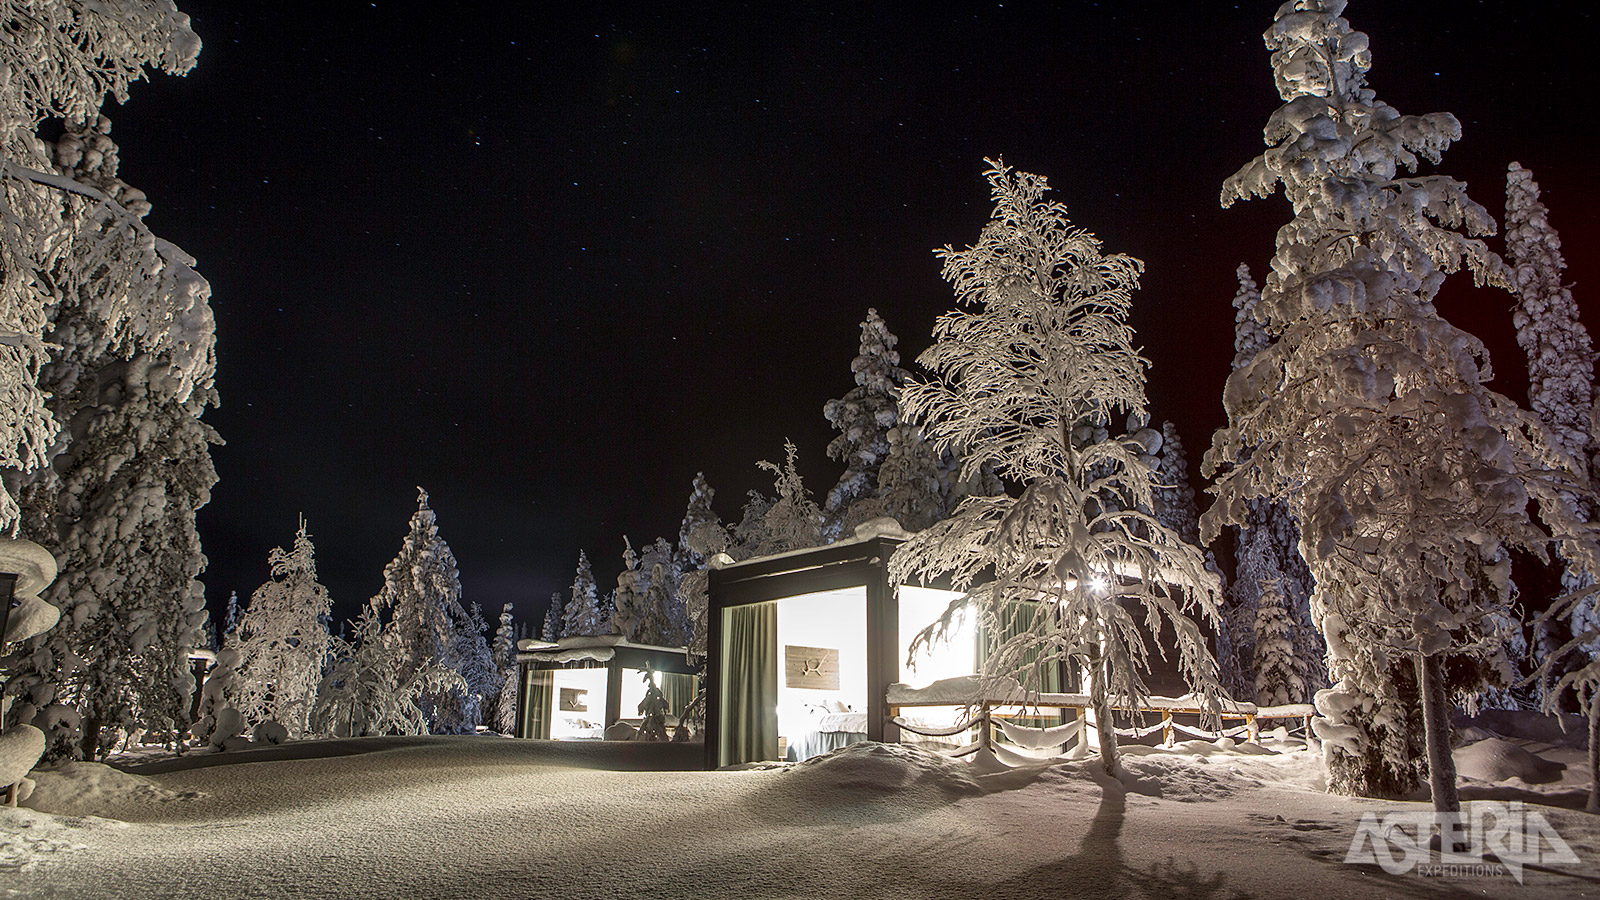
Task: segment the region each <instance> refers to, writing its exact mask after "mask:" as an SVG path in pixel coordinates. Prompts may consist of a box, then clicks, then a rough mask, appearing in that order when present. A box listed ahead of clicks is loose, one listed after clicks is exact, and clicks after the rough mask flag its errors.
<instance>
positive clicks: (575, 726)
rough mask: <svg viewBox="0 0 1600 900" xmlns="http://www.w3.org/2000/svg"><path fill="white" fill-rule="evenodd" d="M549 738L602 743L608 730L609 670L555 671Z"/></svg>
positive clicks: (601, 668) (600, 668)
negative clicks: (607, 687) (607, 697)
mask: <svg viewBox="0 0 1600 900" xmlns="http://www.w3.org/2000/svg"><path fill="white" fill-rule="evenodd" d="M552 671H553V673H554V675H553V678H552V681H553V684H552V688H553V690H552V691H551V698H550V702H551V705H552V707H553V708H552V710H551V717H550V737H552V738H554V739H555V740H558V741H572V740H600V739H601V738H604V737H605V731H606V724H607V723H606V721H605V718H606V669H605V668H604V667H597V668H587V669H554V670H552Z"/></svg>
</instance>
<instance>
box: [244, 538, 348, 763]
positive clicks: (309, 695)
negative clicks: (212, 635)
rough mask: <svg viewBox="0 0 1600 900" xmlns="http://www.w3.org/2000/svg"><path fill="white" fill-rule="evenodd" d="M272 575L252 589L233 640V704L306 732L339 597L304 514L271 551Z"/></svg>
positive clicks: (256, 717) (295, 732)
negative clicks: (288, 540) (325, 578)
mask: <svg viewBox="0 0 1600 900" xmlns="http://www.w3.org/2000/svg"><path fill="white" fill-rule="evenodd" d="M267 562H268V563H269V564H270V566H271V569H272V577H271V578H270V579H268V581H267V583H266V584H263V585H262V586H261V587H259V588H257V589H256V592H255V593H254V594H252V595H251V596H250V605H249V606H247V607H246V608H245V611H244V616H243V617H242V618H241V619H240V620H239V630H238V631H237V632H236V634H235V635H234V639H233V641H232V642H231V644H230V647H231V648H232V649H233V650H235V651H237V652H238V654H239V663H238V666H237V669H238V672H239V679H240V680H239V686H238V692H237V693H236V694H235V695H234V696H233V697H231V698H230V699H231V701H232V703H233V706H234V707H235V708H236V709H238V710H239V712H240V714H242V715H243V716H244V718H245V721H247V722H250V723H260V722H264V721H269V720H270V721H275V722H277V723H279V724H280V725H282V726H283V727H284V728H285V729H287V730H288V732H289V736H290V737H292V738H299V737H304V736H305V735H306V733H307V730H308V728H309V726H310V721H311V711H312V708H313V707H314V706H315V705H316V698H317V687H318V685H319V684H320V683H321V681H322V670H323V667H324V666H325V665H326V664H327V662H328V654H329V651H330V646H331V641H332V638H331V636H330V635H329V633H328V618H329V615H330V613H331V612H332V610H333V598H332V597H330V596H329V595H328V589H327V588H325V587H323V586H322V584H321V583H319V582H318V581H317V562H316V548H315V547H313V546H312V545H311V535H310V534H308V533H307V532H306V523H305V519H301V520H300V530H299V531H298V532H296V533H295V536H294V545H293V547H292V549H290V550H284V549H283V548H281V547H274V548H273V550H272V552H271V553H270V554H268V556H267Z"/></svg>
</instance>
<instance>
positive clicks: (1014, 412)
mask: <svg viewBox="0 0 1600 900" xmlns="http://www.w3.org/2000/svg"><path fill="white" fill-rule="evenodd" d="M986 175H987V178H988V180H989V184H990V188H991V194H992V197H993V199H994V202H995V207H994V215H993V218H992V220H991V221H990V222H989V224H988V225H987V226H985V228H984V229H983V233H982V236H981V237H980V239H979V241H978V243H977V244H976V245H974V246H972V247H969V248H967V249H965V250H960V251H957V250H954V249H952V248H950V247H948V246H947V247H945V248H944V249H943V250H942V251H938V253H939V256H940V257H941V258H942V259H943V260H944V277H945V279H946V280H948V281H950V282H951V283H952V284H953V285H954V287H955V293H956V300H957V302H958V304H959V305H960V306H961V307H964V308H963V309H957V310H956V311H953V312H949V313H946V314H945V315H943V316H941V317H940V318H939V321H938V324H937V326H936V327H935V331H934V337H935V343H934V345H933V346H932V347H931V348H929V349H928V351H927V352H926V353H924V354H923V355H922V356H921V357H920V358H919V359H918V362H919V363H920V364H921V365H923V366H924V367H926V368H927V369H929V370H930V371H931V372H932V373H933V377H932V378H931V379H930V380H929V381H926V382H921V381H916V380H913V381H911V382H909V383H908V384H907V385H906V387H905V389H904V391H903V392H902V395H901V401H900V402H901V406H902V409H903V410H904V412H905V414H906V416H907V418H908V419H910V420H912V421H918V422H922V423H924V427H926V428H927V429H928V432H929V434H930V435H931V436H932V437H933V438H934V440H935V441H936V442H937V443H938V444H939V446H941V447H945V448H948V449H951V450H954V451H957V452H958V453H959V455H962V456H964V458H965V466H966V469H965V472H966V474H968V475H970V474H972V472H974V471H975V470H976V469H977V468H978V467H979V466H981V465H983V464H984V463H989V464H990V465H992V466H993V467H994V470H995V472H996V473H997V474H998V475H999V476H1000V477H1002V478H1007V479H1010V480H1012V481H1015V482H1017V483H1019V484H1021V485H1022V486H1023V491H1022V495H1021V496H1020V497H1016V498H1013V497H1009V496H1004V495H1002V496H996V497H980V498H972V499H969V500H967V501H966V502H965V503H963V504H962V505H961V507H960V508H959V509H958V510H957V511H956V513H955V515H954V516H952V517H951V518H949V519H947V520H945V521H943V522H940V523H938V524H936V525H933V526H932V527H930V528H927V529H925V530H923V531H921V532H919V533H917V534H916V535H915V536H914V537H913V538H912V539H911V540H910V541H908V542H906V543H905V544H904V545H902V546H901V547H900V549H899V550H897V551H896V552H895V554H894V556H893V557H892V558H891V560H890V569H891V572H892V577H893V578H895V579H896V581H897V583H915V582H916V581H918V580H922V579H927V578H932V577H937V576H941V575H948V576H949V577H950V579H951V581H952V582H953V584H954V585H955V587H956V589H957V590H960V591H962V592H963V595H962V596H961V597H959V598H957V599H956V600H955V601H954V602H953V603H952V604H951V606H950V609H949V611H948V612H947V613H946V615H945V616H944V618H943V620H942V621H941V622H940V623H938V624H936V625H934V626H932V627H930V628H929V629H927V630H925V631H924V632H922V633H921V634H920V635H918V637H917V639H916V643H917V644H921V643H924V642H928V641H931V640H937V639H940V638H941V637H942V636H943V635H945V634H946V633H948V629H949V627H950V625H951V623H952V622H953V621H954V620H955V619H956V617H957V616H959V615H961V614H962V612H963V611H964V610H966V609H969V608H970V609H973V610H974V611H975V612H976V613H977V614H978V616H979V618H980V622H981V623H982V624H983V625H984V626H987V627H989V628H990V630H991V631H993V632H994V633H1005V632H1007V631H1009V630H1010V629H1008V628H1006V627H1005V626H1007V625H1010V624H1011V621H1010V619H1011V617H1013V616H1016V615H1018V613H1017V611H1018V610H1023V612H1022V613H1021V615H1022V617H1023V619H1024V622H1025V624H1026V626H1027V628H1026V630H1025V631H1023V633H1021V634H1019V635H1017V636H1016V637H1013V638H1011V639H1009V640H1007V641H1005V642H1004V643H1003V644H1002V645H1001V646H1000V647H999V648H998V649H997V650H996V651H995V652H994V653H993V654H992V655H991V656H990V657H989V658H988V660H987V661H986V662H985V674H987V675H990V676H1013V677H1017V678H1019V679H1020V680H1022V681H1023V682H1024V684H1032V685H1035V686H1036V685H1037V672H1038V671H1039V663H1040V662H1043V663H1045V664H1049V663H1051V662H1055V661H1059V662H1061V663H1064V664H1067V665H1070V666H1072V667H1073V668H1074V669H1075V670H1077V671H1082V672H1084V673H1086V674H1087V675H1088V689H1089V694H1090V697H1091V703H1092V705H1093V707H1094V711H1095V716H1096V722H1097V723H1099V728H1098V735H1099V740H1100V750H1101V758H1102V761H1103V765H1104V766H1105V768H1106V770H1107V771H1108V772H1115V771H1116V770H1117V751H1116V734H1115V731H1114V730H1113V728H1112V718H1111V708H1112V706H1113V705H1123V704H1134V703H1137V702H1138V701H1139V700H1141V699H1143V698H1144V697H1145V695H1146V694H1147V690H1146V687H1145V683H1144V680H1143V676H1142V675H1141V672H1142V671H1143V670H1144V669H1145V668H1146V666H1145V663H1146V658H1147V654H1148V647H1147V645H1146V642H1145V637H1144V635H1143V633H1142V631H1141V626H1140V620H1141V619H1142V620H1144V621H1145V622H1147V623H1149V624H1150V625H1157V624H1160V625H1163V626H1164V627H1167V628H1170V629H1172V631H1173V632H1174V633H1175V634H1176V637H1177V642H1176V653H1177V655H1178V661H1179V664H1180V666H1181V668H1182V670H1183V672H1184V674H1185V676H1186V677H1187V678H1188V679H1189V681H1190V683H1191V685H1192V686H1193V688H1194V690H1195V691H1196V692H1197V693H1201V694H1204V695H1206V696H1211V697H1215V696H1216V695H1217V694H1218V693H1219V691H1220V685H1219V684H1218V682H1217V673H1216V663H1215V661H1214V660H1213V659H1212V658H1211V655H1210V652H1209V651H1208V649H1207V648H1206V642H1205V637H1204V634H1203V633H1202V632H1201V630H1200V628H1199V626H1198V625H1197V624H1196V622H1195V621H1194V619H1192V618H1191V617H1190V615H1189V613H1190V612H1197V613H1198V614H1200V615H1203V616H1205V617H1206V618H1208V619H1211V620H1213V621H1214V620H1215V616H1216V611H1217V602H1218V593H1219V588H1220V585H1219V583H1218V580H1217V577H1216V576H1215V575H1214V574H1213V573H1211V572H1209V571H1207V570H1206V568H1205V558H1204V556H1203V555H1202V554H1201V552H1200V551H1199V549H1198V548H1196V547H1194V546H1193V545H1191V544H1187V543H1185V542H1183V540H1182V539H1180V538H1179V537H1178V536H1177V535H1176V534H1175V533H1173V531H1172V530H1171V529H1170V528H1167V527H1166V526H1164V525H1162V524H1161V523H1160V522H1158V521H1156V519H1155V518H1154V517H1153V516H1151V515H1150V514H1149V513H1147V512H1143V511H1142V510H1148V509H1150V508H1151V506H1152V505H1153V499H1152V496H1151V487H1152V484H1153V482H1154V479H1153V477H1152V474H1151V471H1150V468H1149V465H1148V463H1147V462H1145V461H1144V459H1145V457H1144V454H1143V452H1142V450H1143V448H1139V447H1135V446H1133V442H1131V441H1129V440H1126V439H1122V438H1107V439H1104V440H1094V438H1093V433H1092V429H1091V430H1090V432H1089V437H1088V439H1087V440H1081V439H1075V437H1074V431H1075V429H1077V428H1078V427H1079V426H1080V425H1081V424H1082V423H1084V422H1086V421H1097V420H1098V421H1102V422H1103V421H1109V419H1110V416H1111V414H1112V413H1113V411H1118V410H1120V411H1121V412H1122V413H1125V414H1133V415H1135V416H1142V415H1143V414H1144V411H1145V393H1144V368H1145V366H1146V365H1147V363H1146V361H1145V360H1144V359H1142V358H1140V356H1139V355H1138V353H1137V352H1136V351H1135V350H1134V349H1133V344H1132V340H1133V332H1132V329H1131V328H1130V327H1129V326H1128V323H1127V316H1128V310H1129V307H1130V306H1131V303H1132V292H1133V290H1134V289H1135V288H1136V287H1137V285H1138V276H1139V273H1140V271H1141V270H1142V268H1143V264H1142V263H1140V262H1139V261H1138V260H1136V259H1133V258H1132V257H1128V256H1124V255H1121V254H1117V255H1111V256H1106V255H1102V254H1101V252H1100V246H1099V241H1098V240H1096V239H1095V237H1094V236H1093V235H1091V234H1089V233H1088V232H1085V231H1083V230H1081V229H1077V228H1074V227H1072V225H1071V224H1070V223H1069V221H1068V219H1067V215H1066V209H1065V207H1063V206H1062V205H1061V204H1059V203H1053V202H1047V201H1045V200H1044V192H1045V190H1046V189H1047V185H1046V182H1045V179H1043V178H1041V177H1039V176H1036V175H1030V174H1027V173H1023V172H1014V171H1013V170H1011V169H1010V168H1009V167H1007V166H1005V165H1003V164H1001V163H999V162H992V161H991V168H990V169H989V171H988V172H987V173H986ZM985 573H992V575H993V577H992V578H986V577H981V576H982V575H983V574H985ZM1158 573H1159V574H1158ZM1135 610H1138V611H1142V612H1143V616H1140V617H1137V618H1136V617H1135V615H1134V614H1133V612H1134V611H1135Z"/></svg>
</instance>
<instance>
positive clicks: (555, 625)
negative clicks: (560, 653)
mask: <svg viewBox="0 0 1600 900" xmlns="http://www.w3.org/2000/svg"><path fill="white" fill-rule="evenodd" d="M565 621H566V619H565V611H564V607H563V604H562V602H561V592H560V591H555V592H553V593H551V594H550V606H549V608H547V609H546V610H545V614H544V626H543V627H541V628H540V629H539V636H540V637H541V638H543V639H544V640H547V641H558V640H560V639H561V635H562V634H563V630H562V629H563V626H564V624H565Z"/></svg>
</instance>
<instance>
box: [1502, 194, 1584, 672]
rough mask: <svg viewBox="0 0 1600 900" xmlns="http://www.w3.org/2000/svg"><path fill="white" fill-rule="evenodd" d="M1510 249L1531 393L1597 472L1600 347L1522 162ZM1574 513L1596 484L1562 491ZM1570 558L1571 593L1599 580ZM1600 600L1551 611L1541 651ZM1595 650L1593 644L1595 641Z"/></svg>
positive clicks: (1511, 208) (1564, 576)
mask: <svg viewBox="0 0 1600 900" xmlns="http://www.w3.org/2000/svg"><path fill="white" fill-rule="evenodd" d="M1506 257H1507V262H1508V263H1509V264H1510V267H1511V286H1512V290H1513V293H1515V295H1516V297H1517V309H1516V312H1515V313H1514V315H1513V317H1512V320H1513V322H1514V323H1515V325H1516V328H1517V344H1518V345H1519V346H1521V347H1522V350H1523V352H1524V353H1525V354H1526V355H1527V358H1528V401H1529V404H1530V405H1531V406H1532V407H1533V411H1534V412H1535V413H1536V414H1537V415H1538V416H1539V418H1540V420H1541V421H1543V422H1544V424H1545V427H1547V428H1549V429H1550V434H1551V436H1552V438H1553V439H1554V440H1555V443H1556V446H1558V447H1560V448H1561V450H1562V451H1564V452H1565V453H1566V454H1567V455H1568V456H1570V457H1571V458H1572V464H1573V466H1574V467H1575V468H1577V469H1578V471H1580V472H1582V473H1583V474H1584V475H1585V476H1587V477H1589V478H1591V479H1592V478H1593V476H1594V474H1595V466H1594V459H1595V451H1596V449H1597V447H1596V445H1595V438H1594V434H1593V430H1592V428H1591V413H1592V412H1593V410H1594V405H1595V396H1594V360H1595V353H1594V348H1593V346H1592V344H1591V342H1590V340H1589V332H1588V330H1587V329H1585V328H1584V327H1583V323H1582V322H1580V321H1579V320H1578V304H1577V303H1576V302H1575V301H1574V300H1573V298H1572V290H1571V289H1570V288H1569V287H1568V286H1567V285H1566V284H1565V283H1563V281H1562V273H1563V272H1564V271H1565V270H1566V261H1565V260H1563V259H1562V258H1561V238H1560V236H1559V235H1558V234H1557V233H1556V230H1555V227H1554V226H1552V225H1551V224H1550V219H1549V211H1548V210H1546V209H1545V206H1544V203H1543V202H1541V201H1540V199H1539V184H1538V182H1536V181H1534V180H1533V173H1532V172H1530V171H1528V170H1527V169H1524V168H1523V167H1522V166H1520V165H1518V164H1517V163H1512V164H1511V166H1510V168H1509V169H1508V170H1507V172H1506ZM1562 499H1563V500H1564V501H1565V502H1566V503H1567V504H1568V505H1569V506H1570V508H1571V515H1572V516H1573V517H1575V518H1577V519H1579V520H1580V521H1586V520H1588V519H1592V518H1593V517H1594V513H1595V501H1594V494H1593V492H1592V490H1591V491H1568V492H1563V494H1562ZM1558 549H1559V550H1560V551H1561V556H1562V561H1563V563H1564V565H1563V569H1562V573H1561V586H1562V589H1563V590H1564V591H1565V592H1567V593H1574V592H1578V591H1583V590H1584V589H1586V588H1589V587H1591V586H1593V585H1594V584H1595V583H1596V578H1595V574H1594V573H1593V572H1589V571H1586V570H1585V569H1584V568H1583V567H1581V566H1580V565H1574V560H1573V559H1570V558H1569V557H1571V556H1573V554H1572V553H1571V551H1570V550H1569V549H1566V548H1558ZM1597 610H1600V604H1597V603H1596V602H1595V600H1594V599H1593V598H1587V599H1584V600H1581V601H1580V602H1578V603H1577V604H1576V606H1574V607H1572V608H1571V609H1570V610H1569V612H1570V614H1569V615H1566V616H1556V617H1551V618H1547V619H1545V620H1544V621H1545V629H1544V631H1543V632H1542V633H1541V635H1540V655H1541V656H1544V655H1547V654H1549V653H1550V652H1553V650H1554V649H1555V648H1556V647H1558V646H1560V645H1561V644H1563V643H1565V642H1566V641H1568V640H1569V639H1570V638H1571V636H1572V634H1573V631H1572V629H1573V628H1576V630H1577V631H1578V632H1583V631H1587V630H1590V629H1592V628H1597V627H1600V611H1597ZM1590 649H1591V650H1592V649H1594V648H1590ZM1589 655H1591V654H1585V653H1581V652H1580V653H1576V654H1570V655H1569V656H1568V657H1567V658H1565V659H1563V660H1562V661H1561V663H1560V664H1558V665H1557V666H1556V669H1555V671H1556V674H1558V675H1560V674H1564V673H1566V672H1568V671H1574V670H1576V669H1577V668H1581V667H1582V666H1583V665H1584V664H1585V661H1586V658H1587V656H1589Z"/></svg>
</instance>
